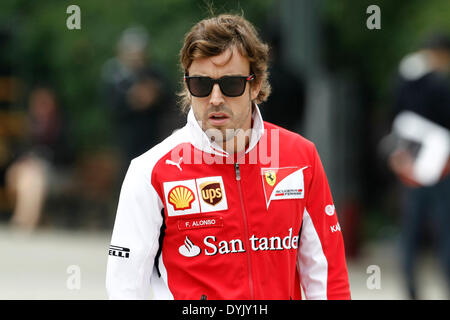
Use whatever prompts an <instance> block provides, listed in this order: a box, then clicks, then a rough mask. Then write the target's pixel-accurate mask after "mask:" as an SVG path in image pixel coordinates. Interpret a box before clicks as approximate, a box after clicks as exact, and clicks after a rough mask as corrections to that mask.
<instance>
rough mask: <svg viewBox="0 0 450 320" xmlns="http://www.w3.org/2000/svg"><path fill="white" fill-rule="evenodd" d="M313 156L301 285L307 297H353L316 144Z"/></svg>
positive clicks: (302, 238) (303, 231)
mask: <svg viewBox="0 0 450 320" xmlns="http://www.w3.org/2000/svg"><path fill="white" fill-rule="evenodd" d="M312 157H313V161H312V168H311V172H312V178H311V181H310V184H309V187H307V186H305V187H307V189H306V190H305V191H306V192H307V193H306V206H305V209H304V212H303V223H302V229H301V235H300V245H299V251H298V268H299V273H300V280H301V285H302V288H303V291H304V294H305V297H306V299H350V289H349V281H348V274H347V265H346V262H345V251H344V241H343V238H342V234H341V228H340V225H339V223H338V219H337V214H336V211H335V207H334V203H333V199H332V196H331V192H330V188H329V185H328V181H327V177H326V175H325V171H324V169H323V166H322V163H321V161H320V158H319V155H318V153H317V150H316V148H315V147H313V155H312Z"/></svg>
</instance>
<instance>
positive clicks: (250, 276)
mask: <svg viewBox="0 0 450 320" xmlns="http://www.w3.org/2000/svg"><path fill="white" fill-rule="evenodd" d="M234 169H235V172H236V182H237V188H238V192H239V199H240V202H241V212H242V219H243V220H244V237H245V239H246V240H245V241H246V245H247V266H248V284H249V289H250V299H251V300H254V296H255V293H254V288H253V273H252V258H251V254H250V250H251V247H250V242H249V237H248V224H247V213H246V211H245V205H244V196H243V195H242V187H241V170H240V169H239V163H235V165H234Z"/></svg>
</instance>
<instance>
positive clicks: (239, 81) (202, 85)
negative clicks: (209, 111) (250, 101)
mask: <svg viewBox="0 0 450 320" xmlns="http://www.w3.org/2000/svg"><path fill="white" fill-rule="evenodd" d="M248 80H249V79H248V78H246V77H242V76H229V77H228V76H227V77H223V78H220V79H218V80H213V79H211V78H208V77H186V82H187V86H188V89H189V91H190V92H191V94H192V95H193V96H194V97H207V96H209V95H210V94H211V90H212V88H213V85H214V83H219V86H220V90H221V91H222V93H223V94H224V95H225V96H227V97H238V96H241V95H242V94H243V93H244V91H245V85H246V84H247V81H248ZM250 80H253V79H250Z"/></svg>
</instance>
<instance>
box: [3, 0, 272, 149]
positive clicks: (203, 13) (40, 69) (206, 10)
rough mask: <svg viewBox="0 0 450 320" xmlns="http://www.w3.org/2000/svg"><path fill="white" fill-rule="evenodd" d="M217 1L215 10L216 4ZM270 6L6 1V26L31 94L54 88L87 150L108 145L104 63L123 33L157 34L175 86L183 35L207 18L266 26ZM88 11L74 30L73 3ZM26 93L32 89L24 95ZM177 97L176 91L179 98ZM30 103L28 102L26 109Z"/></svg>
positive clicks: (155, 48)
mask: <svg viewBox="0 0 450 320" xmlns="http://www.w3.org/2000/svg"><path fill="white" fill-rule="evenodd" d="M212 3H213V4H212ZM271 3H272V1H271V0H246V1H225V0H214V1H212V0H209V1H206V0H191V1H186V0H164V1H161V0H145V1H142V0H131V1H119V0H117V1H111V0H95V1H89V0H77V1H57V0H53V1H52V0H40V1H30V0H2V1H0V28H3V29H4V30H5V29H6V30H8V31H9V32H11V34H12V39H13V40H12V43H11V45H10V48H9V49H10V50H9V51H10V52H9V54H8V57H7V60H9V61H11V64H12V67H13V73H14V74H15V75H16V76H19V77H20V78H21V79H22V81H23V83H24V85H25V89H27V88H29V87H30V86H32V85H33V84H34V83H36V82H38V81H46V82H49V83H50V84H52V85H53V86H54V87H55V88H56V90H57V92H58V93H59V95H60V97H61V98H62V99H61V100H62V105H63V107H64V108H65V109H66V111H67V113H68V115H69V117H70V121H71V122H72V123H73V125H74V130H73V134H74V141H75V143H76V144H77V147H78V148H81V149H82V150H85V149H91V148H97V147H99V146H101V145H102V144H104V143H105V142H108V139H109V137H108V133H109V131H110V130H111V129H112V128H111V127H110V126H109V124H108V123H107V122H106V121H105V117H104V109H103V108H102V107H101V105H102V104H103V103H104V102H103V101H102V99H101V96H100V92H99V90H100V88H99V85H100V83H99V81H100V76H101V68H102V65H103V63H104V62H105V61H106V60H107V59H109V58H111V57H113V56H114V55H115V45H116V41H117V40H118V37H119V35H120V33H121V32H122V31H123V30H124V29H126V28H127V27H130V26H134V25H142V26H144V27H145V28H147V29H148V31H149V34H150V41H151V42H150V48H149V56H150V57H151V59H152V60H153V61H155V62H157V63H160V64H161V65H162V67H163V69H165V70H166V72H167V73H168V76H169V78H170V79H171V80H172V82H173V85H174V87H175V86H176V85H178V82H179V81H178V79H179V77H180V74H181V73H180V72H179V69H178V68H179V67H178V65H179V64H178V52H179V50H180V48H181V46H182V42H183V36H184V34H185V33H186V32H188V31H189V29H190V27H191V26H192V25H193V24H194V23H196V22H197V21H199V20H200V19H202V18H204V17H207V16H209V15H210V12H211V10H213V11H214V13H224V12H233V13H241V12H243V13H244V16H245V17H246V18H248V19H249V20H250V21H252V22H253V23H255V24H256V25H257V26H258V25H260V24H262V23H264V21H265V18H266V12H267V10H268V8H269V6H270V5H271ZM71 4H76V5H78V6H79V7H80V9H81V30H68V29H67V27H66V19H67V18H68V17H69V16H70V14H67V13H66V9H67V7H68V6H69V5H71ZM25 91H26V90H25ZM174 94H175V93H174ZM24 103H25V102H23V103H22V104H24Z"/></svg>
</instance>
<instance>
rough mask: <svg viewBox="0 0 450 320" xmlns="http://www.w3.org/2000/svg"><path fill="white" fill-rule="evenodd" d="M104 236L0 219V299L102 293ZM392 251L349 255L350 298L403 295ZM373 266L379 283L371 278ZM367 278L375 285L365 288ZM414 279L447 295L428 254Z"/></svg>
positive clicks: (425, 295)
mask: <svg viewBox="0 0 450 320" xmlns="http://www.w3.org/2000/svg"><path fill="white" fill-rule="evenodd" d="M109 240H110V233H109V232H108V233H105V232H86V231H84V232H69V231H63V230H39V231H37V232H35V233H33V234H28V235H27V234H23V233H17V232H12V231H11V230H9V229H8V228H7V227H6V226H2V225H0V249H1V254H2V256H1V259H0V299H106V292H105V286H104V283H105V268H106V259H107V248H108V246H109ZM397 256H398V253H397V250H396V248H395V245H393V244H392V243H387V244H384V245H380V244H377V245H371V246H366V247H365V248H364V250H363V253H362V255H361V258H359V259H358V260H357V261H348V267H349V274H350V285H351V289H352V297H353V299H388V300H390V299H406V298H407V297H406V295H405V292H404V290H403V287H402V278H401V276H400V274H399V272H398V261H397ZM369 266H375V267H370V268H369V270H368V269H367V268H368V267H369ZM378 270H379V271H380V278H379V280H380V281H379V284H380V288H379V289H377V288H376V285H377V281H372V280H374V279H373V277H374V276H376V272H377V271H378ZM368 271H369V273H368ZM374 272H375V273H374ZM78 274H79V275H80V278H79V279H80V281H79V282H77V279H76V276H77V275H78ZM369 277H371V278H369ZM368 279H369V287H375V288H374V289H369V288H368V286H367V282H368ZM419 280H420V284H421V286H422V289H423V292H422V294H421V298H422V299H447V298H448V297H447V296H446V293H445V287H444V281H443V278H442V276H441V273H440V270H439V268H438V266H437V264H436V262H435V260H434V259H433V257H432V256H431V255H427V256H425V258H424V259H423V260H422V262H421V264H420V277H419ZM70 288H72V289H70Z"/></svg>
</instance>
